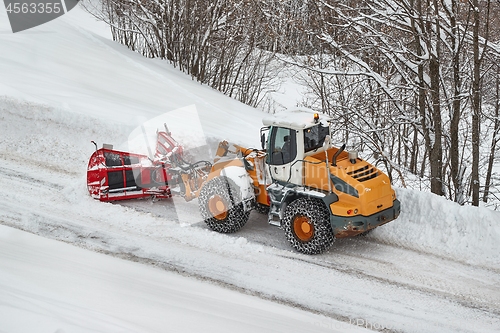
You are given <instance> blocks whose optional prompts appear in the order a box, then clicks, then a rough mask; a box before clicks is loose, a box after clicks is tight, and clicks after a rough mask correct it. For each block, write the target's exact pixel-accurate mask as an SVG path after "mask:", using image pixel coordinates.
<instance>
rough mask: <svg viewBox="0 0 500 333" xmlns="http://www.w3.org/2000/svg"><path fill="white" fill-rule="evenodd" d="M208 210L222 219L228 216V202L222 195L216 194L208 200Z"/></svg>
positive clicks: (218, 218)
mask: <svg viewBox="0 0 500 333" xmlns="http://www.w3.org/2000/svg"><path fill="white" fill-rule="evenodd" d="M208 210H209V211H210V213H211V214H212V216H213V217H215V218H216V219H217V220H219V221H222V220H224V219H225V218H226V217H227V214H228V213H227V204H226V201H225V200H224V199H223V198H222V197H221V196H220V195H214V196H212V197H210V199H209V200H208Z"/></svg>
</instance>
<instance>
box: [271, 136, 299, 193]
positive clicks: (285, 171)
mask: <svg viewBox="0 0 500 333" xmlns="http://www.w3.org/2000/svg"><path fill="white" fill-rule="evenodd" d="M267 156H268V158H267V164H268V165H269V171H270V173H271V177H272V178H273V180H278V181H283V182H287V183H294V184H298V185H300V184H299V183H297V181H299V182H300V181H301V180H302V176H301V175H295V174H292V169H291V166H292V164H293V163H294V162H295V161H296V159H297V131H296V130H293V129H290V128H284V127H271V133H270V135H269V145H268V152H267Z"/></svg>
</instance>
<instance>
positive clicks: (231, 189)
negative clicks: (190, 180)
mask: <svg viewBox="0 0 500 333" xmlns="http://www.w3.org/2000/svg"><path fill="white" fill-rule="evenodd" d="M198 202H199V206H200V213H201V216H202V217H203V219H204V220H205V223H206V224H207V225H208V227H209V228H210V229H212V230H214V231H217V232H221V233H225V234H227V233H232V232H236V231H238V230H240V229H241V228H242V227H243V226H244V225H245V223H246V222H247V221H248V217H249V216H250V211H249V210H248V211H247V210H245V206H244V205H243V202H242V201H241V192H240V189H239V187H238V185H236V184H235V182H234V181H233V180H231V179H229V178H227V177H223V176H221V177H217V178H214V179H212V180H210V181H209V182H207V183H206V184H205V185H204V186H203V188H202V189H201V191H200V196H199V197H198Z"/></svg>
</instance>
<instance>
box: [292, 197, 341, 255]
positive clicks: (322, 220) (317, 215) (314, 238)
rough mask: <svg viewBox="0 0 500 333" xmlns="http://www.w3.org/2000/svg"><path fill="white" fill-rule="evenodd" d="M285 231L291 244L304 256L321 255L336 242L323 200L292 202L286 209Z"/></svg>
mask: <svg viewBox="0 0 500 333" xmlns="http://www.w3.org/2000/svg"><path fill="white" fill-rule="evenodd" d="M283 229H284V230H285V235H286V238H287V239H288V241H289V242H290V244H291V245H292V246H293V247H294V248H295V249H296V250H297V251H299V252H302V253H304V254H319V253H321V252H323V251H325V250H327V249H328V248H329V247H330V246H331V245H332V243H333V241H334V236H333V231H332V227H331V225H330V213H329V211H328V208H327V207H326V205H325V204H324V202H323V201H322V200H321V199H316V198H307V197H303V198H299V199H297V200H295V201H292V203H290V204H289V205H288V206H287V207H286V209H285V214H284V218H283Z"/></svg>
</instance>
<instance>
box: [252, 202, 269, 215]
mask: <svg viewBox="0 0 500 333" xmlns="http://www.w3.org/2000/svg"><path fill="white" fill-rule="evenodd" d="M255 210H256V211H257V212H258V213H259V214H264V215H267V214H269V206H266V205H263V204H261V203H256V204H255Z"/></svg>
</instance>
